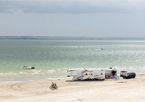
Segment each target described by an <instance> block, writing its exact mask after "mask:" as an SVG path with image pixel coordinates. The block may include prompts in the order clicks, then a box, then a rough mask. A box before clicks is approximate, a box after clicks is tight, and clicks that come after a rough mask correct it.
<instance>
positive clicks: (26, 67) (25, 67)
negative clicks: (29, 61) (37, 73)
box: [22, 66, 35, 69]
mask: <svg viewBox="0 0 145 102" xmlns="http://www.w3.org/2000/svg"><path fill="white" fill-rule="evenodd" d="M22 68H23V69H35V67H30V66H22Z"/></svg>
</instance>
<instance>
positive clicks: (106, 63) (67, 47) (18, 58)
mask: <svg viewBox="0 0 145 102" xmlns="http://www.w3.org/2000/svg"><path fill="white" fill-rule="evenodd" d="M101 48H102V49H103V50H102V49H101ZM23 65H28V66H34V67H35V68H36V69H35V70H26V69H22V66H23ZM109 67H113V68H117V70H118V72H119V71H120V70H128V71H135V72H137V73H145V41H139V40H137V41H133V40H128V41H121V40H118V41H114V40H82V41H81V40H74V41H73V40H52V41H50V40H0V81H14V80H35V79H49V78H55V77H60V78H61V77H66V70H67V69H70V68H109Z"/></svg>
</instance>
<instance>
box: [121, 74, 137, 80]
mask: <svg viewBox="0 0 145 102" xmlns="http://www.w3.org/2000/svg"><path fill="white" fill-rule="evenodd" d="M135 77H136V73H135V72H126V73H125V74H124V75H123V79H126V78H135Z"/></svg>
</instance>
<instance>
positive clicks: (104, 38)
mask: <svg viewBox="0 0 145 102" xmlns="http://www.w3.org/2000/svg"><path fill="white" fill-rule="evenodd" d="M0 40H145V37H69V36H0Z"/></svg>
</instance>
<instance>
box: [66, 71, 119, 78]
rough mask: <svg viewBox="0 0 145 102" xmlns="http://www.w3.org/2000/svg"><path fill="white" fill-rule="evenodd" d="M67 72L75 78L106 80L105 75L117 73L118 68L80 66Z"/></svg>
mask: <svg viewBox="0 0 145 102" xmlns="http://www.w3.org/2000/svg"><path fill="white" fill-rule="evenodd" d="M67 74H68V75H67V76H68V77H73V80H91V79H98V80H104V79H105V76H114V75H117V70H116V69H115V68H110V69H105V68H92V69H91V68H83V69H81V68H78V69H69V70H67Z"/></svg>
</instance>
